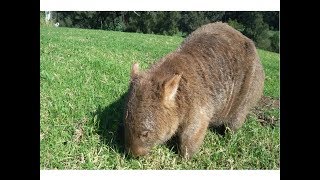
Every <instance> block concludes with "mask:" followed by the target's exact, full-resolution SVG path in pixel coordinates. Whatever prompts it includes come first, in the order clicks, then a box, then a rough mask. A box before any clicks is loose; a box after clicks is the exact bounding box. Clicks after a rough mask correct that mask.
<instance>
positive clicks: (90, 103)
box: [40, 27, 280, 169]
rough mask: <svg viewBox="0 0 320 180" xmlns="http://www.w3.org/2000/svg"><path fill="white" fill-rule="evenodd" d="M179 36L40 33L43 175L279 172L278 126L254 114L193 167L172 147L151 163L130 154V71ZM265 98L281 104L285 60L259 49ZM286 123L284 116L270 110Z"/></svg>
mask: <svg viewBox="0 0 320 180" xmlns="http://www.w3.org/2000/svg"><path fill="white" fill-rule="evenodd" d="M182 40H183V39H182V38H180V37H170V36H159V35H145V34H135V33H123V32H111V31H100V30H83V29H69V28H48V27H42V28H41V29H40V44H41V45H40V104H41V105H40V167H41V169H279V166H280V158H279V156H280V138H279V134H280V133H279V131H280V128H279V122H277V123H276V124H275V125H270V124H266V125H263V124H261V123H260V122H259V121H257V117H256V116H254V115H252V114H250V115H249V116H248V117H247V121H246V123H245V124H244V126H243V127H242V128H241V129H240V130H239V131H238V132H236V133H230V132H229V133H227V134H226V135H225V136H222V135H220V134H218V133H215V132H213V131H207V134H206V137H205V141H204V144H203V146H202V147H201V149H200V151H199V152H198V153H197V154H196V155H195V156H194V158H192V159H190V160H184V159H182V158H180V157H179V155H178V154H177V153H176V152H175V150H174V148H172V146H168V145H159V146H157V147H155V148H154V149H153V150H152V153H151V154H150V155H149V156H146V157H142V158H137V159H135V158H132V157H130V156H128V155H126V154H125V153H124V150H123V142H122V138H121V137H119V136H117V133H118V131H117V126H118V125H119V124H120V122H121V118H122V108H123V97H124V95H125V93H126V91H127V89H128V81H129V74H130V68H131V64H132V63H133V62H139V63H140V66H141V67H142V68H147V67H148V65H150V64H151V63H152V62H154V61H156V60H157V59H159V58H160V57H162V56H164V55H165V54H167V53H168V52H170V51H172V50H174V49H176V48H177V47H178V45H179V44H180V43H181V42H182ZM259 54H260V57H261V60H262V62H263V65H264V68H265V72H266V81H265V89H264V95H265V96H269V97H272V98H274V99H279V84H280V82H279V54H276V53H271V52H267V51H263V50H259ZM265 113H266V114H267V115H268V116H271V115H272V116H276V117H279V109H271V110H266V112H265Z"/></svg>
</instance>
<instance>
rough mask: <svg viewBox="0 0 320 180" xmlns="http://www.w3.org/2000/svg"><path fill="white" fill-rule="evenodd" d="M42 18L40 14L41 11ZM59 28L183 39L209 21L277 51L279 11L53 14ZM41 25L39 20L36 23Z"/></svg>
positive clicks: (267, 48) (81, 12)
mask: <svg viewBox="0 0 320 180" xmlns="http://www.w3.org/2000/svg"><path fill="white" fill-rule="evenodd" d="M41 14H42V16H43V15H44V12H41ZM52 16H53V21H54V23H55V22H59V24H60V26H62V27H73V28H85V29H101V30H108V31H123V32H141V33H145V34H161V35H175V36H182V37H185V36H186V35H188V34H189V33H191V32H192V31H194V30H195V29H197V28H198V27H200V26H201V25H203V24H207V23H209V22H216V21H223V22H228V23H229V24H230V25H231V26H233V27H235V28H236V29H238V30H239V31H241V32H242V33H243V34H244V35H246V36H247V37H249V38H251V39H252V40H253V41H254V42H255V43H256V45H257V47H259V48H261V49H264V50H268V51H273V52H279V12H277V11H270V12H265V11H262V12H243V11H241V12H237V11H226V12H225V11H215V12H210V11H207V12H197V11H178V12H174V11H173V12H163V11H160V12H146V11H143V12H134V11H129V12H127V11H125V12H122V11H116V12H83V11H75V12H71V11H68V12H57V11H55V12H53V14H52ZM40 22H41V20H40Z"/></svg>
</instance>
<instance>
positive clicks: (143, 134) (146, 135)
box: [141, 131, 149, 138]
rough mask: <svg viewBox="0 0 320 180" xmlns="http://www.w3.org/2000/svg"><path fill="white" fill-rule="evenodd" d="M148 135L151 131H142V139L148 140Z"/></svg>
mask: <svg viewBox="0 0 320 180" xmlns="http://www.w3.org/2000/svg"><path fill="white" fill-rule="evenodd" d="M148 135H149V131H142V132H141V137H144V138H146V137H148Z"/></svg>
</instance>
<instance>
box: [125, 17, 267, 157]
mask: <svg viewBox="0 0 320 180" xmlns="http://www.w3.org/2000/svg"><path fill="white" fill-rule="evenodd" d="M263 85H264V71H263V68H262V65H261V62H260V60H259V57H258V54H257V51H256V48H255V46H254V43H253V42H252V41H251V40H250V39H248V38H247V37H245V36H244V35H242V34H241V33H240V32H238V31H236V30H235V29H233V28H232V27H230V26H228V25H227V24H225V23H221V22H218V23H211V24H207V25H204V26H202V27H200V28H198V29H197V30H196V31H194V32H193V33H192V34H190V35H189V36H188V37H187V38H186V39H185V41H184V42H183V43H182V44H181V46H180V47H179V48H178V49H177V50H176V51H174V52H172V53H169V54H168V55H166V56H165V57H163V58H162V59H160V60H159V61H158V62H156V63H155V64H154V65H153V66H152V67H151V68H150V69H148V70H147V71H145V72H139V67H138V64H134V65H133V67H132V71H131V82H130V89H129V95H128V102H127V107H126V114H125V144H126V148H127V150H128V151H130V152H131V153H132V154H133V155H135V156H140V155H145V154H147V153H148V152H149V150H150V148H151V147H153V146H154V145H155V144H160V143H164V142H165V141H167V140H168V139H170V138H171V137H172V136H173V135H174V134H176V133H177V135H178V136H179V138H180V148H179V149H180V152H181V155H182V156H183V157H186V158H188V157H191V156H192V155H193V154H194V153H195V152H196V151H197V150H198V149H199V147H200V146H201V144H202V141H203V139H204V136H205V133H206V130H207V128H208V126H209V125H216V126H218V125H226V126H228V127H229V128H230V129H231V130H237V129H238V128H239V127H241V125H242V124H243V123H244V121H245V118H246V115H247V114H248V111H249V110H250V108H252V107H253V106H254V105H255V104H256V103H257V101H258V100H259V98H260V97H261V95H262V92H263Z"/></svg>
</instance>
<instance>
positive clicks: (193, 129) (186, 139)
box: [180, 120, 208, 158]
mask: <svg viewBox="0 0 320 180" xmlns="http://www.w3.org/2000/svg"><path fill="white" fill-rule="evenodd" d="M197 121H198V123H197V124H190V125H188V126H187V127H185V128H184V129H183V130H182V132H181V134H180V154H181V156H182V157H184V158H190V157H192V155H193V154H194V153H196V152H197V150H198V149H199V147H200V146H201V144H202V142H203V139H204V137H205V134H206V131H207V128H208V122H207V121H201V120H200V121H199V120H197Z"/></svg>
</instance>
